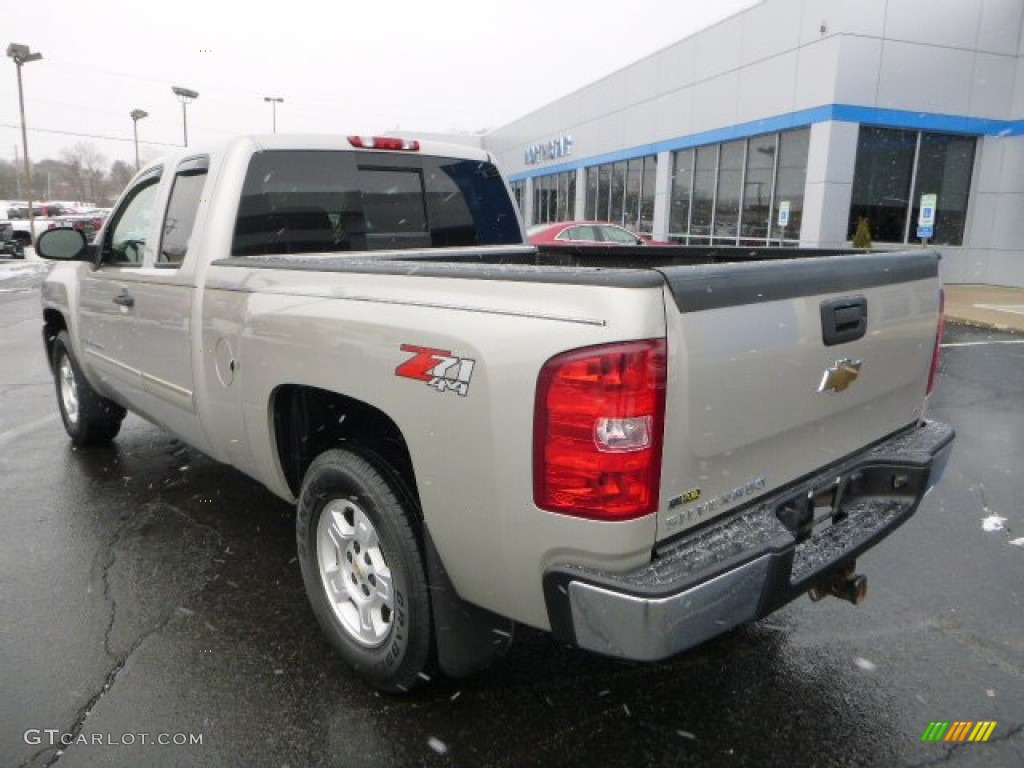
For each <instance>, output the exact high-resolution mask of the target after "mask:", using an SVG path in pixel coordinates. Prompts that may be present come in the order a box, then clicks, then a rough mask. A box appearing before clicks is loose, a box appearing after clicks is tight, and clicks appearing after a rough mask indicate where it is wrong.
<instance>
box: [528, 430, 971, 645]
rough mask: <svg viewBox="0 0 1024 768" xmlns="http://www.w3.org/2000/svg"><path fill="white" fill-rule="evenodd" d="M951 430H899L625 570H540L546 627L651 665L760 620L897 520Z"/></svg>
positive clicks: (947, 448) (935, 476) (941, 454)
mask: <svg viewBox="0 0 1024 768" xmlns="http://www.w3.org/2000/svg"><path fill="white" fill-rule="evenodd" d="M953 437H954V432H953V429H952V427H949V426H948V425H946V424H941V423H938V422H926V423H925V424H923V425H921V426H917V427H913V428H911V429H909V430H906V431H903V432H900V433H899V434H897V435H895V436H893V437H891V438H888V439H887V440H885V441H883V442H882V443H879V444H878V445H875V446H873V447H871V448H869V449H868V450H866V451H864V452H862V453H859V454H856V455H855V456H852V457H849V458H847V459H846V460H844V461H843V462H841V463H839V464H837V465H835V466H832V467H829V468H828V469H827V470H823V471H821V472H819V473H816V474H815V475H813V476H811V477H807V478H804V479H802V480H800V481H798V482H796V483H794V484H792V485H790V486H787V487H786V488H783V489H781V490H778V491H775V492H773V493H772V494H770V495H769V496H766V497H763V498H760V499H758V500H756V501H754V502H752V503H751V504H749V505H747V506H744V507H741V508H739V509H737V510H733V511H732V512H730V513H728V514H727V515H726V516H725V517H724V518H722V519H719V520H715V521H714V522H712V523H711V524H709V525H707V526H705V527H702V528H700V529H699V530H697V531H694V532H689V533H687V534H685V535H684V536H683V537H682V538H680V539H676V540H674V541H672V542H671V543H670V544H668V545H666V546H664V547H663V548H661V549H659V550H657V551H656V552H655V557H654V559H653V560H652V562H651V563H650V564H649V565H647V566H645V567H643V568H641V569H638V570H636V571H633V572H630V573H617V574H612V573H603V572H600V571H595V570H592V569H584V568H577V567H574V566H569V565H565V566H557V565H556V566H553V567H552V568H550V569H548V571H547V572H546V573H545V575H544V594H545V599H546V601H547V610H548V615H549V618H550V620H551V627H552V631H553V632H554V634H555V635H556V637H558V638H559V639H560V640H562V641H564V642H567V643H571V644H574V645H578V646H580V647H582V648H586V649H588V650H591V651H595V652H597V653H602V654H605V655H608V656H615V657H619V658H626V659H636V660H643V661H654V660H658V659H664V658H667V657H669V656H673V655H675V654H677V653H679V652H681V651H684V650H686V649H688V648H692V647H693V646H695V645H698V644H699V643H702V642H704V641H705V640H708V639H710V638H712V637H714V636H716V635H720V634H722V633H723V632H726V631H728V630H730V629H732V628H733V627H736V626H739V625H741V624H745V623H747V622H750V621H753V620H754V619H758V618H760V617H762V616H766V615H768V614H769V613H771V612H772V611H774V610H776V609H778V608H780V607H781V606H783V605H785V604H786V603H788V602H789V601H791V600H793V599H794V598H796V597H798V596H800V595H801V594H803V593H804V592H806V591H807V590H808V589H810V588H811V587H812V586H814V584H816V583H817V582H818V581H820V580H821V579H822V578H823V577H824V576H826V575H827V574H829V573H831V572H833V571H836V570H838V569H841V568H843V567H844V566H846V565H847V564H849V563H851V562H852V561H853V560H854V559H855V558H856V557H857V556H858V555H859V554H861V553H862V552H864V551H865V550H867V549H869V548H870V547H872V546H874V545H875V544H876V543H878V542H879V541H880V540H881V539H883V538H885V536H887V535H888V534H890V533H891V532H892V531H894V530H895V529H896V528H897V527H899V526H900V525H901V524H902V523H904V522H905V521H906V520H907V519H908V518H909V517H910V516H911V515H912V514H913V513H914V511H915V510H916V509H917V506H918V504H920V502H921V499H922V498H923V497H924V495H925V494H926V493H927V492H928V491H929V490H930V489H931V488H932V487H933V486H934V485H935V484H936V483H937V482H938V480H939V478H940V477H941V475H942V472H943V470H944V469H945V466H946V463H947V461H948V459H949V455H950V452H951V449H952V444H953ZM823 494H824V495H830V494H834V495H833V498H834V499H835V504H834V505H833V506H832V507H831V508H832V510H833V512H834V514H833V515H827V517H828V519H827V520H825V521H824V522H823V523H821V524H819V525H818V526H816V527H813V528H811V527H809V525H808V523H807V519H806V518H807V509H808V508H811V507H812V505H810V504H809V503H808V500H809V499H810V498H812V497H818V498H819V499H820V498H821V497H822V495H823ZM821 509H822V507H820V506H819V507H818V510H819V515H818V517H819V519H820V510H821ZM827 509H828V508H827V507H826V510H827ZM813 513H814V510H813V508H812V509H811V512H810V514H812V515H813ZM826 514H827V513H826ZM783 520H785V521H786V522H785V523H784V522H783Z"/></svg>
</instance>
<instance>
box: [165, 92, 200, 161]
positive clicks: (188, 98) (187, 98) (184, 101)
mask: <svg viewBox="0 0 1024 768" xmlns="http://www.w3.org/2000/svg"><path fill="white" fill-rule="evenodd" d="M171 90H172V91H174V95H175V96H177V97H178V101H180V102H181V124H182V127H183V129H184V132H185V146H186V147H187V146H188V112H187V111H186V109H187V107H188V105H189V104H191V103H192V102H193V101H195V100H196V99H198V98H199V94H198V93H196V92H195V91H190V90H189V89H188V88H182V87H180V86H177V85H172V86H171Z"/></svg>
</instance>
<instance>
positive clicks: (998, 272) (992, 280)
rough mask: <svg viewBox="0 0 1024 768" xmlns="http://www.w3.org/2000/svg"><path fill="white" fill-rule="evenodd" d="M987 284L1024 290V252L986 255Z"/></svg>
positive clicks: (996, 252) (1015, 251)
mask: <svg viewBox="0 0 1024 768" xmlns="http://www.w3.org/2000/svg"><path fill="white" fill-rule="evenodd" d="M986 256H987V258H986V264H985V266H986V269H985V272H986V277H987V278H988V279H987V281H986V282H988V283H989V284H990V285H1008V286H1013V287H1016V288H1024V251H1022V250H1020V248H1019V247H1018V248H1017V249H1016V250H1012V251H1000V250H996V251H992V252H991V253H989V254H986Z"/></svg>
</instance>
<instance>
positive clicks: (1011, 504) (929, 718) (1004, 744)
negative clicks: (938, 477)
mask: <svg viewBox="0 0 1024 768" xmlns="http://www.w3.org/2000/svg"><path fill="white" fill-rule="evenodd" d="M2 268H3V269H7V270H8V271H9V272H16V273H17V274H13V275H11V274H8V275H6V276H5V279H2V280H0V328H2V329H3V333H2V334H0V359H2V360H3V366H2V368H0V498H2V502H0V503H2V507H3V509H4V521H5V531H4V536H3V537H2V538H0V605H2V611H3V622H2V627H3V630H2V633H0V669H2V681H3V690H4V696H3V698H2V699H0V764H2V765H15V766H32V767H33V768H35V767H36V766H44V765H54V764H58V765H60V766H62V767H63V766H110V765H150V766H172V765H205V766H235V765H252V766H293V767H297V766H307V765H354V764H357V763H358V764H372V765H379V766H407V765H467V766H468V765H472V766H509V767H511V766H524V765H544V766H552V765H556V766H573V765H586V766H603V765H636V766H643V765H650V766H665V765H695V766H703V765H707V766H711V765H737V766H743V765H749V766H765V765H817V766H830V765H836V766H849V765H865V766H869V765H870V766H875V765H912V766H925V765H939V764H942V765H964V766H1019V765H1021V764H1024V502H1022V501H1021V499H1022V498H1024V479H1022V478H1021V474H1020V467H1021V457H1022V456H1024V336H1021V335H1015V334H1011V333H1007V332H1001V331H989V330H982V329H978V328H972V327H966V326H950V327H948V328H947V333H946V337H945V345H946V349H945V351H944V358H943V360H944V362H943V368H942V373H941V376H940V380H939V384H938V392H937V394H936V396H935V397H934V398H933V401H932V404H931V408H930V415H932V416H934V417H935V418H938V419H941V420H944V421H948V422H950V423H951V424H953V425H954V426H955V427H956V429H957V432H958V437H957V442H956V445H955V448H954V454H953V458H952V460H951V463H950V466H949V468H948V470H947V473H946V476H945V478H944V480H943V482H942V484H941V485H940V486H939V487H938V488H937V489H936V490H935V491H934V492H933V493H932V494H931V495H930V496H929V497H928V498H927V499H926V500H925V502H924V504H923V505H922V508H921V509H920V510H919V512H918V513H917V514H916V515H915V516H914V517H913V518H912V519H911V520H910V522H908V523H907V524H906V525H905V526H904V527H903V528H901V529H900V530H899V531H897V532H896V533H895V534H894V535H893V536H892V537H890V538H889V539H887V540H886V541H885V542H883V543H882V544H881V545H879V546H878V547H877V548H875V549H874V550H872V551H871V552H869V553H868V554H867V555H866V556H865V557H863V558H861V560H860V562H859V563H858V571H859V572H861V573H864V574H866V575H867V576H868V580H869V585H870V586H869V595H870V596H869V599H868V601H867V602H866V603H865V604H864V605H863V606H860V607H857V608H854V607H852V606H850V605H848V604H846V603H841V602H839V601H837V600H826V601H823V602H821V603H816V604H812V603H811V602H810V601H809V600H806V599H801V600H798V601H797V602H795V603H793V604H791V605H790V606H788V607H786V608H785V609H783V610H782V611H780V612H779V613H777V614H775V615H773V616H771V617H769V618H768V619H766V620H764V621H762V622H760V623H758V624H755V625H753V626H751V627H747V628H744V629H741V630H739V631H736V632H734V633H732V634H730V635H728V636H726V637H724V638H721V639H719V640H716V641H713V642H711V643H708V644H706V645H705V646H702V647H700V648H698V649H696V650H695V651H693V652H691V653H688V654H686V655H684V656H682V657H680V658H678V659H676V660H673V661H672V662H670V663H662V664H650V665H634V664H623V663H619V662H615V661H611V660H607V659H603V658H600V657H597V656H594V655H590V654H587V653H584V652H582V651H578V650H574V649H567V648H563V647H559V646H558V645H557V644H555V643H554V642H553V641H552V640H551V639H550V638H548V637H547V636H546V635H544V634H542V633H539V632H535V631H531V630H523V631H522V632H520V633H519V634H518V636H517V642H516V643H515V644H514V645H513V647H512V649H511V651H510V653H509V655H508V656H507V657H506V658H505V659H504V660H503V661H502V662H501V663H499V664H498V665H497V666H496V667H495V668H493V669H492V670H491V671H489V672H487V673H484V674H481V675H478V676H475V677H472V678H469V679H463V680H435V681H432V684H431V685H428V686H426V687H425V688H424V689H423V690H422V691H418V692H416V693H415V694H413V695H410V696H407V697H404V698H391V697H386V696H383V695H379V694H377V693H374V692H372V691H371V690H370V689H368V688H367V687H366V686H365V685H363V684H362V683H361V682H360V681H359V680H358V679H356V678H355V676H354V675H352V674H351V673H350V672H349V670H348V668H347V667H346V666H345V665H344V664H343V663H342V662H341V661H340V660H339V659H338V658H336V657H335V656H334V654H333V653H332V651H331V650H330V648H329V647H328V644H327V642H326V641H325V640H324V639H323V637H322V635H321V632H320V630H319V627H318V626H317V624H316V622H315V620H314V617H313V615H312V613H311V611H310V609H309V608H308V605H307V602H306V598H305V595H304V592H303V589H302V581H301V577H300V574H299V566H298V562H297V560H296V558H295V552H294V548H295V543H294V514H293V511H292V509H291V507H290V506H289V505H287V504H285V503H284V502H282V501H281V500H279V499H277V498H276V497H274V496H272V495H271V494H270V493H269V492H267V491H266V490H265V489H263V488H262V487H261V486H259V485H258V484H256V483H255V482H254V481H252V480H250V479H248V478H247V477H245V476H244V475H242V474H240V473H238V472H236V471H234V470H232V469H230V468H226V467H224V466H222V465H219V464H216V463H214V462H212V461H211V460H209V459H207V458H205V457H204V456H202V455H201V454H199V453H197V452H195V451H193V450H191V449H190V448H188V447H186V446H184V445H182V444H180V443H179V442H178V441H176V440H174V439H173V438H172V437H171V436H169V435H168V434H166V433H164V432H162V431H161V430H159V429H157V428H156V427H153V426H151V425H149V424H147V423H146V422H144V421H142V420H140V419H138V418H136V417H134V416H131V417H129V419H128V420H127V421H126V422H125V427H124V429H123V431H122V433H121V436H120V437H119V438H118V439H117V440H116V441H115V443H114V444H113V446H111V447H108V448H104V449H99V450H89V451H85V450H75V449H73V448H72V446H71V445H70V443H69V442H68V441H67V439H66V436H65V434H64V431H63V428H62V426H61V423H60V419H59V417H58V416H57V410H56V406H55V403H54V394H53V385H52V381H51V379H50V376H49V372H48V370H47V366H46V362H45V360H44V359H43V355H42V351H41V342H40V338H39V325H40V320H39V309H38V306H39V298H38V291H37V286H38V283H39V282H40V280H41V278H42V274H43V273H42V271H41V270H42V269H43V267H41V266H39V265H33V264H31V263H26V264H21V265H13V266H12V265H5V266H4V267H2ZM934 721H972V722H979V721H995V722H996V723H997V725H996V726H995V728H994V730H993V732H992V735H991V737H990V738H989V740H988V741H987V742H986V743H971V742H964V743H954V742H937V743H931V742H923V741H922V734H923V733H924V732H925V730H926V729H927V728H928V726H929V724H930V723H931V722H934ZM62 741H63V742H67V743H69V746H65V745H63V744H62V743H61V742H62Z"/></svg>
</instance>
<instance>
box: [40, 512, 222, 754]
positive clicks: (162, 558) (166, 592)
mask: <svg viewBox="0 0 1024 768" xmlns="http://www.w3.org/2000/svg"><path fill="white" fill-rule="evenodd" d="M183 526H184V527H186V528H188V529H190V530H191V531H192V535H191V536H188V535H183V534H182V530H181V529H182V527H183ZM222 541H223V540H222V536H221V532H220V531H219V530H217V528H215V527H214V526H212V525H209V524H208V523H204V522H202V521H200V520H196V519H195V518H193V517H192V516H191V515H189V514H188V513H186V512H184V511H182V510H180V509H178V508H176V507H174V506H172V505H169V504H166V503H164V502H155V503H152V504H148V505H146V506H145V507H143V508H142V510H140V511H139V512H138V514H135V515H129V516H126V517H124V518H123V519H122V520H121V521H120V522H119V524H118V526H117V528H116V529H115V531H114V533H113V534H112V535H111V536H110V538H109V539H108V540H107V542H106V543H105V544H104V546H103V548H102V549H101V550H100V559H99V568H100V581H101V583H102V586H103V602H104V603H105V604H106V605H107V606H109V608H108V610H109V620H108V621H107V625H106V628H105V629H104V633H103V651H104V653H105V654H106V655H107V656H108V657H109V658H110V659H111V660H112V661H113V662H114V663H113V666H112V667H111V668H110V669H109V671H108V672H107V673H106V675H105V676H104V678H103V682H102V684H101V685H100V687H99V688H98V689H97V690H96V691H95V692H94V693H93V694H92V696H90V697H89V699H88V701H86V703H85V704H84V705H83V706H82V707H81V708H79V710H78V712H77V714H76V716H75V718H74V721H73V722H72V724H71V725H70V726H69V727H68V728H66V729H63V730H61V731H60V733H61V740H62V741H66V742H67V746H64V747H56V752H54V754H52V755H51V756H50V757H49V758H47V759H46V761H45V762H44V763H43V768H51V766H53V765H56V764H57V763H58V762H59V761H60V759H61V758H62V757H63V756H64V755H65V754H66V753H67V751H68V750H69V749H70V748H71V747H72V746H74V745H75V742H76V740H77V739H78V738H79V736H80V735H81V734H82V732H83V730H84V728H85V724H86V721H87V720H88V719H89V716H90V715H91V714H92V713H93V711H94V710H95V708H96V707H97V706H98V705H99V704H100V702H101V701H103V698H104V697H105V696H106V695H107V694H108V693H109V692H110V691H111V690H112V689H113V687H114V685H115V684H116V683H117V679H118V677H119V675H120V674H121V672H122V671H124V669H125V667H126V666H127V664H128V662H129V661H130V660H131V658H132V657H133V655H134V654H135V653H136V652H137V651H138V650H139V648H141V647H142V646H143V644H145V642H146V641H147V640H149V639H150V638H152V637H153V636H155V635H159V634H160V633H161V632H163V631H164V629H166V627H167V625H168V624H169V623H170V622H171V620H172V619H173V618H174V617H175V616H176V615H178V611H177V609H178V607H179V605H180V604H181V603H182V602H184V601H187V598H188V597H189V596H190V595H192V594H194V593H196V592H198V591H199V590H200V589H201V588H202V587H203V586H204V585H205V584H206V583H207V582H208V581H209V580H210V579H211V578H212V577H211V575H210V573H209V572H210V571H211V570H212V569H213V567H214V566H213V565H212V562H213V557H212V555H213V553H214V552H216V551H219V550H220V549H221V548H222ZM119 553H120V554H121V557H120V558H119V557H118V555H119ZM119 568H120V570H123V571H124V573H123V574H119V573H118V569H119ZM167 571H172V572H175V571H176V572H175V573H174V575H173V576H171V577H167V578H165V577H164V576H163V575H162V572H167ZM119 576H120V581H121V582H122V583H118V582H119V578H118V577H119ZM174 576H178V577H180V576H184V577H185V578H184V579H179V580H178V581H175V579H174ZM167 584H170V585H171V586H170V587H167V586H166V585H167ZM175 587H177V589H175ZM133 590H135V591H137V592H138V594H137V595H133V594H132V591H133ZM122 592H123V593H125V595H126V596H127V597H128V598H131V599H125V600H123V602H124V604H125V605H126V606H129V607H128V608H122V609H120V610H119V602H118V596H119V594H121V593H122ZM161 597H162V604H160V605H158V607H157V609H156V610H155V611H153V610H150V611H148V612H147V611H145V610H144V609H141V608H139V609H137V610H135V611H134V612H133V611H132V610H131V608H136V607H137V606H138V605H139V604H142V603H145V602H146V601H147V600H148V601H150V602H153V601H156V602H161ZM126 625H127V626H126ZM119 633H120V634H126V635H127V636H125V637H118V634H119ZM53 749H55V747H54V746H53V745H48V746H47V747H45V748H43V749H41V750H39V751H37V752H36V753H35V754H33V755H32V756H31V757H29V758H28V759H27V760H25V761H24V762H23V763H21V766H20V768H28V766H30V765H34V764H36V761H37V760H39V759H40V758H41V757H42V756H43V755H45V754H46V753H47V752H49V751H50V750H53Z"/></svg>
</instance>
